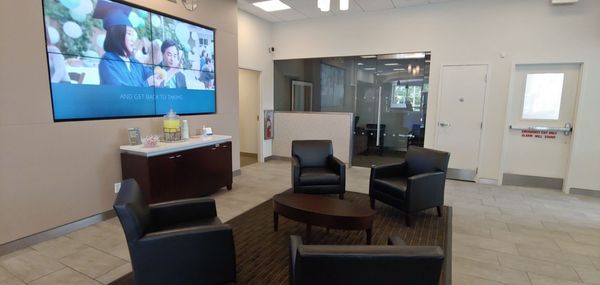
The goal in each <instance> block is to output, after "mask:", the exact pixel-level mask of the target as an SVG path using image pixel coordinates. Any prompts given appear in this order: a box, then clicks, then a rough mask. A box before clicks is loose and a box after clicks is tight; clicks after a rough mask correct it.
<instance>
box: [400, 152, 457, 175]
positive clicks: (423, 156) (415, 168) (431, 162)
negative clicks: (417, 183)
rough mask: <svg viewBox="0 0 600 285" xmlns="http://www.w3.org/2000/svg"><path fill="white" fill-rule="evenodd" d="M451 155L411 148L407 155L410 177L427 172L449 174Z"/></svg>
mask: <svg viewBox="0 0 600 285" xmlns="http://www.w3.org/2000/svg"><path fill="white" fill-rule="evenodd" d="M449 159H450V153H448V152H445V151H439V150H435V149H429V148H422V147H417V146H411V147H410V148H409V149H408V152H407V153H406V166H407V169H408V174H409V175H410V176H412V175H416V174H421V173H427V172H437V171H442V172H447V171H448V161H449Z"/></svg>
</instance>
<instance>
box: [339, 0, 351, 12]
mask: <svg viewBox="0 0 600 285" xmlns="http://www.w3.org/2000/svg"><path fill="white" fill-rule="evenodd" d="M348 8H350V0H340V11H348Z"/></svg>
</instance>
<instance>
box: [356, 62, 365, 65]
mask: <svg viewBox="0 0 600 285" xmlns="http://www.w3.org/2000/svg"><path fill="white" fill-rule="evenodd" d="M356 65H364V63H362V62H359V63H357V64H356Z"/></svg>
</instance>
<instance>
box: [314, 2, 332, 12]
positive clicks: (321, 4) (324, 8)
mask: <svg viewBox="0 0 600 285" xmlns="http://www.w3.org/2000/svg"><path fill="white" fill-rule="evenodd" d="M330 6H331V1H330V0H317V8H319V9H320V10H321V12H329V7H330Z"/></svg>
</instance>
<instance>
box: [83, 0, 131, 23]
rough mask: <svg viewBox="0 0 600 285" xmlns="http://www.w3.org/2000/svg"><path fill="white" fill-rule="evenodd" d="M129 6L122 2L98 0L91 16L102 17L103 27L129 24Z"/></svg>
mask: <svg viewBox="0 0 600 285" xmlns="http://www.w3.org/2000/svg"><path fill="white" fill-rule="evenodd" d="M130 12H131V7H128V6H125V5H123V4H119V3H114V2H111V1H108V0H98V4H96V9H95V10H94V14H93V15H92V17H93V18H96V19H102V21H103V27H104V29H105V30H106V29H108V28H110V27H112V26H116V25H123V26H130V27H132V25H131V22H130V21H129V13H130Z"/></svg>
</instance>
